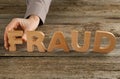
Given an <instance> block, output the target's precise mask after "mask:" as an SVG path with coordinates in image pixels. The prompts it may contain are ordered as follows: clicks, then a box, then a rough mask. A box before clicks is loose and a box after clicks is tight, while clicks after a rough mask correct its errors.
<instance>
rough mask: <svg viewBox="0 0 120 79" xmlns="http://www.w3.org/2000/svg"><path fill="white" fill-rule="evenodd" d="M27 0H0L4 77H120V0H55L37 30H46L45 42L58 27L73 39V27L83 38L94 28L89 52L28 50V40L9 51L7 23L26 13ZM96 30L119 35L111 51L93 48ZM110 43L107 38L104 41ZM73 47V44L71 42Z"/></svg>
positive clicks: (1, 77) (0, 75) (0, 60)
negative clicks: (5, 45) (6, 40)
mask: <svg viewBox="0 0 120 79" xmlns="http://www.w3.org/2000/svg"><path fill="white" fill-rule="evenodd" d="M25 10H26V5H25V0H0V79H120V54H119V51H120V49H119V48H120V39H119V37H120V23H119V22H120V0H53V1H52V4H51V7H50V11H49V13H48V16H47V19H46V23H45V24H44V25H43V26H42V27H39V28H38V29H37V30H42V31H43V32H44V33H45V34H46V38H45V45H46V47H47V46H48V44H49V41H50V38H51V37H52V35H53V33H54V32H55V31H63V32H64V34H65V37H66V39H67V41H68V43H69V46H70V43H71V40H70V37H71V36H70V33H71V30H78V31H79V32H80V33H79V35H80V38H81V39H80V40H79V41H80V42H82V38H83V34H84V32H85V31H91V32H92V40H91V47H90V50H89V51H88V52H87V53H86V54H81V53H76V52H73V51H71V52H70V53H68V54H67V53H64V52H62V51H61V50H57V51H55V52H52V53H39V52H38V51H35V52H33V53H28V52H26V44H24V45H20V46H18V47H17V51H16V52H8V51H6V50H5V49H4V47H3V33H4V29H5V26H6V25H7V24H8V23H9V22H10V21H11V19H12V18H15V17H20V18H22V17H24V14H25ZM96 30H104V31H110V32H112V33H113V34H114V35H115V36H116V40H117V44H116V48H115V50H113V51H112V52H110V53H109V54H98V53H94V52H92V48H93V41H94V33H95V31H96ZM103 44H106V41H104V42H103ZM70 48H71V46H70Z"/></svg>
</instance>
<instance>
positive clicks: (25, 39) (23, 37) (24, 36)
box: [22, 33, 27, 42]
mask: <svg viewBox="0 0 120 79" xmlns="http://www.w3.org/2000/svg"><path fill="white" fill-rule="evenodd" d="M22 40H23V41H24V42H26V41H27V35H26V33H24V34H23V36H22Z"/></svg>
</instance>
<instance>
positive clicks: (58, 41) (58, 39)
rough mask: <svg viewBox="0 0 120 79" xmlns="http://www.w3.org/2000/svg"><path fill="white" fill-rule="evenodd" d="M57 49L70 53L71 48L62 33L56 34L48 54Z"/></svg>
mask: <svg viewBox="0 0 120 79" xmlns="http://www.w3.org/2000/svg"><path fill="white" fill-rule="evenodd" d="M55 48H61V49H64V51H65V52H69V47H68V45H67V43H66V40H65V37H64V35H63V33H62V32H60V31H58V32H55V33H54V35H53V37H52V39H51V42H50V44H49V46H48V52H51V51H53V49H55Z"/></svg>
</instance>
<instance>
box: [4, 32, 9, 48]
mask: <svg viewBox="0 0 120 79" xmlns="http://www.w3.org/2000/svg"><path fill="white" fill-rule="evenodd" d="M4 47H5V49H6V50H8V49H9V44H8V36H7V33H6V31H5V33H4Z"/></svg>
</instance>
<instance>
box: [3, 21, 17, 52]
mask: <svg viewBox="0 0 120 79" xmlns="http://www.w3.org/2000/svg"><path fill="white" fill-rule="evenodd" d="M18 25H19V22H18V20H17V19H13V20H12V21H11V22H10V23H9V24H8V25H7V26H6V29H5V32H4V47H5V49H6V50H8V49H9V42H8V32H9V31H13V30H14V29H15V28H17V27H18Z"/></svg>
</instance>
